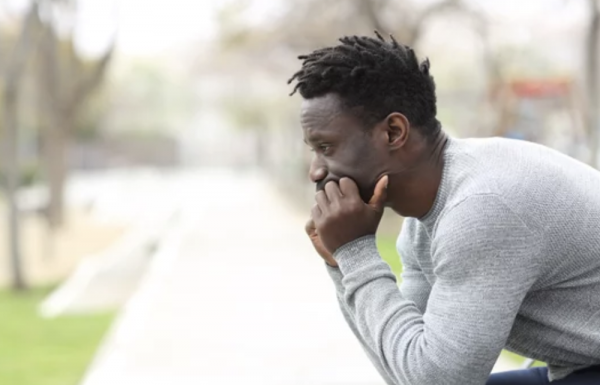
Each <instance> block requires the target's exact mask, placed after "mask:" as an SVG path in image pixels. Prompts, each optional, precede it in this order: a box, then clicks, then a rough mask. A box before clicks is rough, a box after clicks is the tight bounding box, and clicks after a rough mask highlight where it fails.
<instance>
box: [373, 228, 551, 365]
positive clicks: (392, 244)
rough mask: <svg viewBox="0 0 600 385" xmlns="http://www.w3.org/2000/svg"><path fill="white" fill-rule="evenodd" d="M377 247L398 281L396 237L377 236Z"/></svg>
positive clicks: (517, 359)
mask: <svg viewBox="0 0 600 385" xmlns="http://www.w3.org/2000/svg"><path fill="white" fill-rule="evenodd" d="M377 248H378V249H379V254H381V257H382V258H383V259H384V260H385V261H386V262H387V263H388V265H390V268H391V269H392V271H393V272H394V274H396V276H397V277H398V281H400V273H401V272H402V263H401V262H400V257H399V255H398V252H397V251H396V239H395V238H393V237H390V236H381V237H377ZM502 357H503V358H505V359H506V360H508V361H511V362H513V363H514V364H515V367H519V366H520V365H521V364H523V362H525V358H523V357H521V356H519V355H517V354H515V353H511V352H508V351H503V352H502ZM543 365H545V364H544V363H541V362H536V363H535V366H543Z"/></svg>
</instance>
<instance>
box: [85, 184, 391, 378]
mask: <svg viewBox="0 0 600 385" xmlns="http://www.w3.org/2000/svg"><path fill="white" fill-rule="evenodd" d="M179 183H180V188H175V189H172V190H171V191H172V192H171V193H170V195H169V198H170V199H176V200H177V201H179V202H180V204H181V211H180V218H179V221H178V223H179V225H178V226H173V228H171V229H170V231H169V233H168V234H167V236H166V239H165V241H164V242H163V243H162V245H161V247H160V249H159V250H158V254H157V255H156V257H155V258H156V259H155V260H154V262H153V264H152V267H151V270H150V273H149V274H148V276H147V277H146V279H145V281H144V282H143V284H142V285H141V287H140V289H139V291H138V293H137V295H135V296H134V298H133V300H132V301H131V302H130V303H129V305H128V306H127V307H126V308H125V309H124V310H123V312H122V314H121V316H120V317H119V319H118V320H117V322H116V324H115V325H114V328H113V331H112V333H111V334H110V335H109V337H108V339H107V340H106V342H105V344H104V346H103V348H102V349H101V351H100V353H99V355H98V357H97V359H96V361H95V363H94V364H93V366H92V368H91V370H90V372H89V373H88V376H87V378H86V379H85V381H84V385H121V384H123V385H125V384H126V385H137V384H140V385H141V384H143V385H158V384H160V385H167V384H168V385H192V384H193V385H199V384H202V385H226V384H227V385H228V384H236V385H241V384H244V385H254V384H256V385H270V384H277V385H296V384H298V385H300V384H311V385H320V384H322V385H325V384H330V385H333V384H345V385H352V384H355V385H371V384H373V385H375V384H383V381H382V380H381V379H380V378H379V376H378V375H377V373H376V372H375V370H374V369H373V368H372V367H371V365H370V363H369V362H368V360H367V359H366V356H365V355H364V353H363V352H362V350H361V348H360V346H359V345H358V343H357V342H356V341H355V338H354V336H353V335H352V334H351V332H350V331H349V329H348V327H347V326H346V324H345V322H344V321H343V319H342V316H341V314H340V313H339V311H338V307H337V302H336V300H335V295H334V291H333V287H332V284H331V282H330V281H329V277H328V276H327V274H326V272H325V269H324V268H323V264H322V263H321V261H320V260H319V258H318V256H317V255H316V254H315V253H314V251H313V250H312V246H311V245H310V243H309V241H308V240H307V238H306V237H305V236H304V233H303V226H304V221H305V216H304V215H302V213H297V212H295V211H293V210H292V209H291V208H290V207H289V205H288V204H287V203H286V202H285V201H284V200H283V199H282V198H281V197H280V196H278V195H277V194H276V193H275V192H274V191H273V189H272V188H271V187H270V185H269V184H268V182H267V181H265V180H264V179H261V178H260V177H257V176H248V175H235V174H227V173H213V174H206V173H205V174H200V175H194V176H188V177H186V178H183V179H181V180H179Z"/></svg>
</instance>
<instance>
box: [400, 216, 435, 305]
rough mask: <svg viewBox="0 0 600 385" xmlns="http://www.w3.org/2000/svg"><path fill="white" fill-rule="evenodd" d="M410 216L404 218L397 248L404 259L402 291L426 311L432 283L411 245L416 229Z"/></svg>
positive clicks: (407, 297) (405, 296)
mask: <svg viewBox="0 0 600 385" xmlns="http://www.w3.org/2000/svg"><path fill="white" fill-rule="evenodd" d="M409 221H411V219H410V218H408V219H405V220H404V224H403V225H402V231H401V232H400V235H399V236H398V242H397V243H396V249H397V251H398V254H399V255H400V258H401V259H402V275H401V277H402V280H401V281H400V292H401V293H402V295H403V297H404V298H406V299H407V300H409V301H413V302H414V303H415V305H416V306H417V308H418V309H419V310H420V311H421V313H425V309H426V308H427V301H428V299H429V293H430V292H431V285H430V284H429V282H428V281H427V279H426V278H425V274H424V273H423V271H422V270H421V266H420V265H419V262H418V260H417V255H416V254H415V253H414V250H413V247H412V245H411V235H412V233H413V231H414V229H413V228H412V226H411V225H410V224H409Z"/></svg>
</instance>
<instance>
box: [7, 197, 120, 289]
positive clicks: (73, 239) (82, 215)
mask: <svg viewBox="0 0 600 385" xmlns="http://www.w3.org/2000/svg"><path fill="white" fill-rule="evenodd" d="M0 213H1V215H2V217H1V218H0V287H5V286H8V285H9V284H10V277H11V264H10V259H9V249H8V241H7V228H6V227H7V220H6V211H5V210H4V208H3V207H0ZM124 231H125V225H119V224H109V223H102V222H100V221H99V220H97V219H95V218H93V217H92V216H91V215H90V214H88V213H86V212H85V211H84V210H82V209H71V210H69V211H68V212H67V213H66V218H65V224H64V226H63V227H62V228H61V229H59V230H57V231H55V232H54V233H51V232H50V231H49V229H48V226H47V225H46V222H45V219H44V218H43V217H41V216H39V215H36V214H27V215H24V218H23V223H22V230H21V240H22V242H21V245H22V254H23V260H24V266H23V270H24V275H25V279H26V281H27V283H28V284H29V285H32V286H40V285H49V284H55V283H58V282H60V281H61V280H63V279H65V278H66V277H67V276H68V275H69V274H70V273H71V272H72V271H73V270H74V269H75V267H76V266H77V263H78V262H79V261H80V260H81V258H84V257H85V256H86V255H89V254H93V253H97V252H100V251H102V250H103V249H105V248H106V247H108V246H109V245H110V244H111V243H112V242H115V241H116V240H117V239H118V238H119V237H120V236H121V235H123V233H124Z"/></svg>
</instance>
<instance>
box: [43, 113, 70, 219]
mask: <svg viewBox="0 0 600 385" xmlns="http://www.w3.org/2000/svg"><path fill="white" fill-rule="evenodd" d="M67 132H69V131H68V127H66V125H65V124H64V123H62V124H60V123H58V124H52V127H49V129H48V130H46V133H45V138H44V144H43V155H44V165H45V168H46V178H47V179H48V181H47V182H48V189H49V193H50V194H49V195H50V196H49V201H48V207H47V216H48V223H49V225H50V227H52V228H54V229H55V228H59V227H61V226H62V225H63V223H64V185H65V181H66V177H67V154H66V152H67V149H68V147H69V146H68V143H67V140H68V134H67Z"/></svg>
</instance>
